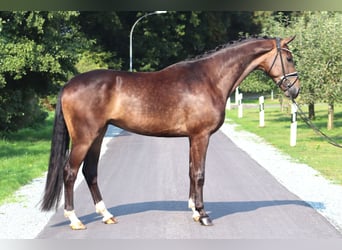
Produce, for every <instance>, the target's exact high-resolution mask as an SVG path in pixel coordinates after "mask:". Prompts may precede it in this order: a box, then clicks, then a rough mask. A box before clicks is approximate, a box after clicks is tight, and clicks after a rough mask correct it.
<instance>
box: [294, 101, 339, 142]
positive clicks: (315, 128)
mask: <svg viewBox="0 0 342 250" xmlns="http://www.w3.org/2000/svg"><path fill="white" fill-rule="evenodd" d="M292 102H293V103H294V104H295V105H296V106H297V108H298V111H299V112H298V114H299V116H300V117H301V118H302V120H303V121H304V122H305V123H306V125H308V126H309V127H310V128H312V129H313V131H315V132H316V134H318V135H319V136H321V137H322V138H323V139H325V140H326V141H327V142H328V143H330V144H331V145H333V146H335V147H338V148H342V145H341V144H339V143H337V142H336V141H335V140H334V139H332V138H331V137H329V136H327V135H326V134H324V133H323V132H322V131H321V130H320V129H319V128H317V127H316V126H315V125H314V124H313V123H312V121H311V120H310V119H309V118H308V117H307V116H306V115H305V113H304V112H303V110H302V109H301V108H300V106H299V105H298V104H297V103H296V101H295V100H294V99H292Z"/></svg>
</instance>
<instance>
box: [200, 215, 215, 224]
mask: <svg viewBox="0 0 342 250" xmlns="http://www.w3.org/2000/svg"><path fill="white" fill-rule="evenodd" d="M199 222H200V223H201V225H203V226H213V225H214V224H213V222H212V221H211V219H210V218H209V216H203V217H201V218H200V219H199Z"/></svg>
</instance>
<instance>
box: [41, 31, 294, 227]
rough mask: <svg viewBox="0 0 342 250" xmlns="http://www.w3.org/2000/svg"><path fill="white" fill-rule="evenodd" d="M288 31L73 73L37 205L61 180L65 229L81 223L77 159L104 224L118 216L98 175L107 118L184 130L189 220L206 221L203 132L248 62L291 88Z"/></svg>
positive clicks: (127, 126) (180, 133)
mask: <svg viewBox="0 0 342 250" xmlns="http://www.w3.org/2000/svg"><path fill="white" fill-rule="evenodd" d="M294 38H295V36H292V37H288V38H284V39H281V38H270V37H258V38H248V39H244V40H242V41H238V42H234V43H230V44H227V45H225V46H222V47H220V48H219V49H217V50H214V51H211V52H208V53H205V54H204V55H202V56H199V57H197V58H193V59H189V60H184V61H181V62H178V63H175V64H173V65H170V66H168V67H166V68H164V69H162V70H159V71H155V72H125V71H114V70H109V69H99V70H93V71H89V72H86V73H82V74H79V75H76V76H74V77H73V78H72V79H71V80H69V82H68V83H67V84H65V85H64V86H63V87H62V89H61V91H60V93H59V96H58V101H57V104H56V110H55V120H54V128H53V135H52V142H51V153H50V160H49V167H48V174H47V178H46V185H45V191H44V194H43V199H42V201H41V210H42V211H49V210H51V209H52V208H53V207H55V208H56V209H57V208H58V206H59V201H60V198H61V193H62V188H63V184H64V200H65V203H64V215H65V217H66V218H68V219H69V220H70V227H71V228H72V229H74V230H79V229H85V228H86V226H85V225H84V224H83V223H82V222H81V221H80V220H79V219H78V217H77V215H76V213H75V210H74V193H73V188H74V183H75V180H76V176H77V173H78V170H79V168H80V166H81V164H82V162H83V169H82V172H83V175H84V177H85V180H86V182H87V184H88V187H89V190H90V193H91V196H92V199H93V201H94V205H95V211H96V213H98V214H100V215H101V216H102V221H103V222H104V223H105V224H115V223H117V222H118V221H117V219H116V218H115V217H114V216H113V215H112V214H111V213H110V212H109V211H108V210H107V208H106V206H105V203H104V201H103V199H102V196H101V192H100V190H99V187H98V180H97V172H98V162H99V154H100V149H101V143H102V140H103V137H104V134H105V132H106V129H107V126H108V125H109V124H113V125H115V126H117V127H120V128H122V129H124V130H127V131H130V132H133V133H138V134H142V135H147V136H159V137H188V139H189V177H190V190H189V201H188V205H189V209H191V210H192V211H193V219H194V221H196V222H200V224H202V225H205V226H210V225H213V222H212V220H211V219H210V217H209V216H208V214H207V213H206V211H205V209H204V202H203V187H204V180H205V161H206V152H207V147H208V143H209V138H210V136H211V135H212V134H213V133H215V132H216V131H217V130H218V129H219V128H220V126H221V125H222V124H223V122H224V120H225V107H226V102H227V99H228V97H229V96H230V94H231V93H232V92H233V91H234V90H235V89H236V87H237V86H238V85H239V84H240V83H241V82H242V81H243V79H244V78H245V77H246V76H247V75H248V74H249V73H250V72H252V71H253V70H256V69H259V70H262V71H264V72H265V73H266V74H267V75H268V76H269V77H270V78H272V79H273V81H274V82H275V83H276V84H277V85H278V86H279V87H280V88H281V89H282V90H283V92H284V94H285V96H287V97H288V98H291V99H295V98H296V97H297V96H298V94H299V91H300V81H299V80H298V78H299V77H298V73H297V71H296V70H295V66H294V62H293V57H292V53H291V51H290V50H289V48H288V43H290V42H291V41H292V40H293V39H294ZM70 140H71V142H70Z"/></svg>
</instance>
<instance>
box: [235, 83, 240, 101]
mask: <svg viewBox="0 0 342 250" xmlns="http://www.w3.org/2000/svg"><path fill="white" fill-rule="evenodd" d="M235 104H236V105H238V104H239V87H236V89H235Z"/></svg>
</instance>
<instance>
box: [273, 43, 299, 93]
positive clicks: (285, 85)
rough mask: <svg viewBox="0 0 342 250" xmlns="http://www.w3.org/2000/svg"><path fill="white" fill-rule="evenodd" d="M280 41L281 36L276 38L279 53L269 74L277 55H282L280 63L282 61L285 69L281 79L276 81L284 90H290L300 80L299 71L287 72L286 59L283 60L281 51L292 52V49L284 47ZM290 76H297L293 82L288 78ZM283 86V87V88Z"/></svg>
mask: <svg viewBox="0 0 342 250" xmlns="http://www.w3.org/2000/svg"><path fill="white" fill-rule="evenodd" d="M280 41H281V39H280V38H279V37H277V38H276V44H277V55H276V56H275V58H274V60H273V63H272V65H271V68H270V69H269V70H268V74H269V73H270V71H271V69H272V68H273V66H274V64H275V61H276V60H277V57H278V55H279V57H280V63H281V68H282V71H283V76H282V77H281V78H280V80H279V81H278V82H277V83H276V84H277V85H278V86H279V87H280V88H281V89H283V90H284V91H287V90H289V89H290V88H291V87H292V86H293V85H294V84H295V83H296V82H297V81H298V73H297V72H292V73H288V74H286V73H285V66H284V61H283V57H282V56H281V51H282V50H285V51H287V52H290V53H291V51H290V50H288V49H285V48H282V47H281V45H280ZM289 77H296V78H295V80H294V81H293V82H291V81H290V80H289V79H288V78H289ZM282 87H283V88H282Z"/></svg>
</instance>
